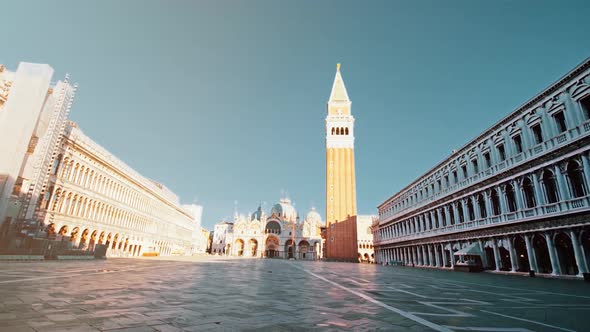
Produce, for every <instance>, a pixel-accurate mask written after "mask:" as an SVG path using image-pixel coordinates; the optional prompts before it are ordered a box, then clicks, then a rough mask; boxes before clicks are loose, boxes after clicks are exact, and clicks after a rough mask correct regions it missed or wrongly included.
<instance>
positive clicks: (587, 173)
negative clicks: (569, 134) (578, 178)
mask: <svg viewBox="0 0 590 332" xmlns="http://www.w3.org/2000/svg"><path fill="white" fill-rule="evenodd" d="M582 166H583V168H584V177H585V178H586V184H587V185H590V161H589V160H588V155H587V154H586V153H582Z"/></svg>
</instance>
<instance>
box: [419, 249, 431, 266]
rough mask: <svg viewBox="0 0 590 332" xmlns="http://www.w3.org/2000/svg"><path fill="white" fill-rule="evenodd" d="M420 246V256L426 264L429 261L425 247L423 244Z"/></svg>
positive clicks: (426, 264) (425, 264)
mask: <svg viewBox="0 0 590 332" xmlns="http://www.w3.org/2000/svg"><path fill="white" fill-rule="evenodd" d="M421 247H422V257H424V266H428V265H429V264H430V262H429V261H428V256H427V255H426V247H425V246H424V245H422V246H421Z"/></svg>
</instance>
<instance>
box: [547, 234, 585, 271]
mask: <svg viewBox="0 0 590 332" xmlns="http://www.w3.org/2000/svg"><path fill="white" fill-rule="evenodd" d="M553 242H554V243H555V250H556V251H557V256H558V258H559V264H560V268H561V273H563V274H569V275H577V274H578V273H579V271H578V265H577V264H576V256H575V254H574V248H573V244H572V241H571V239H570V236H569V235H568V234H566V233H564V232H559V233H557V234H555V235H554V238H553Z"/></svg>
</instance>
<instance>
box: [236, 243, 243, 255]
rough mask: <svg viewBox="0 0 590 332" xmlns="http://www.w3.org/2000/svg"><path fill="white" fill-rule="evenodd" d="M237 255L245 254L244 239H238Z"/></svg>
mask: <svg viewBox="0 0 590 332" xmlns="http://www.w3.org/2000/svg"><path fill="white" fill-rule="evenodd" d="M236 255H237V256H244V240H242V239H237V240H236Z"/></svg>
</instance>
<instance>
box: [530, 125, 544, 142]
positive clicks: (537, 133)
mask: <svg viewBox="0 0 590 332" xmlns="http://www.w3.org/2000/svg"><path fill="white" fill-rule="evenodd" d="M531 130H532V131H533V136H534V137H535V144H541V143H542V142H543V131H542V130H541V125H540V124H536V125H534V126H532V127H531Z"/></svg>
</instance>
